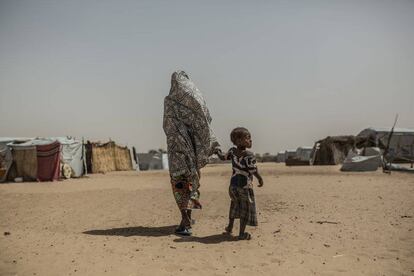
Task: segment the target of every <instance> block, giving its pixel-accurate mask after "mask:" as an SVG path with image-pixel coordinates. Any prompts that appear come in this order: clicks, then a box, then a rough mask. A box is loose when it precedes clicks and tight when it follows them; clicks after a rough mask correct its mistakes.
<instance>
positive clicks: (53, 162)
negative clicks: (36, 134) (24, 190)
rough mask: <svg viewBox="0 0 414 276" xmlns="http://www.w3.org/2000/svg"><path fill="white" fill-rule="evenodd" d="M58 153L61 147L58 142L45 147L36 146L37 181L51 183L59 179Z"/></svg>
mask: <svg viewBox="0 0 414 276" xmlns="http://www.w3.org/2000/svg"><path fill="white" fill-rule="evenodd" d="M60 151H61V145H60V143H59V142H58V141H54V142H52V143H50V144H45V145H36V153H37V180H39V181H53V180H58V179H59V176H60Z"/></svg>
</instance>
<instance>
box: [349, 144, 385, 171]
mask: <svg viewBox="0 0 414 276" xmlns="http://www.w3.org/2000/svg"><path fill="white" fill-rule="evenodd" d="M362 153H363V155H358V154H357V153H355V152H354V151H350V152H349V153H348V156H347V157H346V159H345V160H344V162H343V165H342V167H341V171H345V172H371V171H376V170H378V168H379V167H380V166H381V164H382V157H381V151H380V149H379V148H365V149H364V150H363V151H362Z"/></svg>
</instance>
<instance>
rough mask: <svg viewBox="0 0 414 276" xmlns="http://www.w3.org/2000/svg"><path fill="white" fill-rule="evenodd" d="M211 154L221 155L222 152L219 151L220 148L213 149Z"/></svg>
mask: <svg viewBox="0 0 414 276" xmlns="http://www.w3.org/2000/svg"><path fill="white" fill-rule="evenodd" d="M213 153H214V154H221V153H222V151H221V149H220V148H215V149H214V150H213Z"/></svg>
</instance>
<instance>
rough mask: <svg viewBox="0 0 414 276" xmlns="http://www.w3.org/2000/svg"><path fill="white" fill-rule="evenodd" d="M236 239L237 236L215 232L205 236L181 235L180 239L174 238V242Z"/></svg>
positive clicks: (228, 240) (209, 241)
mask: <svg viewBox="0 0 414 276" xmlns="http://www.w3.org/2000/svg"><path fill="white" fill-rule="evenodd" d="M232 241H237V237H234V236H231V235H228V234H215V235H211V236H205V237H194V236H190V237H182V238H180V239H175V240H174V242H199V243H204V244H217V243H221V242H232Z"/></svg>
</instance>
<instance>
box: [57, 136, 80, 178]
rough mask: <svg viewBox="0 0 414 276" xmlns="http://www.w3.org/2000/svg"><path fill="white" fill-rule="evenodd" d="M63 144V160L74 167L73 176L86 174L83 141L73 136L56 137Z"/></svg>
mask: <svg viewBox="0 0 414 276" xmlns="http://www.w3.org/2000/svg"><path fill="white" fill-rule="evenodd" d="M54 139H56V140H57V141H59V143H61V144H62V153H61V162H63V163H65V164H68V165H69V166H70V167H71V168H72V172H73V174H72V176H73V177H81V176H82V175H83V174H84V162H83V145H82V142H80V141H78V140H75V139H74V138H71V137H55V138H54Z"/></svg>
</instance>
